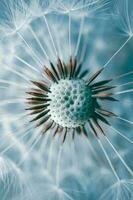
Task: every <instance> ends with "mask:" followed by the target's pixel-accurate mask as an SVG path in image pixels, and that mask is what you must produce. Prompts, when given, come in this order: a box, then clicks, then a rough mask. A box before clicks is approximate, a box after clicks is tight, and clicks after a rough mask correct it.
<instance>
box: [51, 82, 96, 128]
mask: <svg viewBox="0 0 133 200" xmlns="http://www.w3.org/2000/svg"><path fill="white" fill-rule="evenodd" d="M50 91H51V93H49V99H50V100H51V101H50V105H49V110H50V111H49V113H50V115H51V119H52V120H54V121H55V122H56V123H57V124H59V125H60V126H62V127H68V128H75V127H78V126H81V125H83V124H84V123H85V122H86V121H87V120H88V119H89V117H91V115H92V113H93V110H94V109H93V99H92V97H91V95H92V92H91V89H90V88H89V87H88V86H87V85H86V84H85V82H84V81H83V80H81V79H77V80H76V79H75V80H74V79H73V80H72V79H71V80H69V79H68V80H67V79H65V80H64V79H61V80H60V81H59V82H58V83H54V84H52V85H51V88H50Z"/></svg>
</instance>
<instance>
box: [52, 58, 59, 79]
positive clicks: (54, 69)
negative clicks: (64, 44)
mask: <svg viewBox="0 0 133 200" xmlns="http://www.w3.org/2000/svg"><path fill="white" fill-rule="evenodd" d="M50 65H51V68H52V70H53V72H54V74H55V76H56V79H57V80H60V77H59V74H58V72H57V71H56V68H55V66H54V65H53V63H52V62H50Z"/></svg>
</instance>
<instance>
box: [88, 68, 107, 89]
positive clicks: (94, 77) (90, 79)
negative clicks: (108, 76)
mask: <svg viewBox="0 0 133 200" xmlns="http://www.w3.org/2000/svg"><path fill="white" fill-rule="evenodd" d="M103 69H104V68H101V69H99V70H98V71H97V72H96V73H95V74H93V75H92V76H91V77H90V78H89V80H88V81H87V85H89V84H90V83H91V82H92V81H93V80H94V79H96V78H97V76H98V75H99V74H100V73H101V72H102V71H103Z"/></svg>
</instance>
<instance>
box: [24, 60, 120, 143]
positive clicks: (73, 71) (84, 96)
mask: <svg viewBox="0 0 133 200" xmlns="http://www.w3.org/2000/svg"><path fill="white" fill-rule="evenodd" d="M50 66H51V69H49V68H48V67H46V66H45V67H44V75H45V76H46V79H47V80H46V81H45V80H42V81H41V80H39V81H32V83H33V85H34V87H33V88H31V89H30V90H29V91H28V92H26V93H27V94H28V95H29V97H27V98H26V99H27V103H28V104H29V105H30V107H28V108H26V110H28V111H30V115H31V116H33V118H32V120H31V121H30V122H34V121H36V127H39V126H42V133H43V134H44V133H46V132H47V131H48V130H49V129H54V135H53V136H55V135H56V134H57V133H62V134H63V139H62V142H64V141H65V139H66V135H67V133H68V131H69V130H71V131H72V138H73V139H74V137H75V133H78V134H81V133H83V134H84V135H85V136H87V137H88V133H87V130H86V124H88V125H89V126H90V130H91V131H92V132H93V133H94V135H95V136H96V137H97V136H98V133H99V132H100V133H102V134H104V135H105V133H104V130H103V128H102V125H101V122H102V123H105V124H106V125H110V123H109V122H108V120H107V119H106V118H107V117H108V118H110V117H116V115H115V114H114V113H112V112H110V111H108V110H106V108H103V106H102V105H101V103H100V101H105V100H106V101H112V102H114V101H117V100H116V99H115V98H114V97H113V92H109V90H112V89H113V88H114V86H111V85H108V84H109V83H110V82H111V81H112V79H107V80H101V81H98V82H97V81H96V78H97V77H98V76H99V75H100V73H101V72H102V71H103V69H104V68H101V69H98V70H97V71H96V72H95V73H94V74H92V75H91V76H90V77H88V78H87V79H86V78H85V75H86V73H87V71H86V70H82V64H80V63H78V62H77V59H76V58H72V57H70V60H69V62H68V63H66V64H65V63H64V62H63V61H62V60H61V59H60V58H57V63H56V65H54V64H53V63H51V62H50Z"/></svg>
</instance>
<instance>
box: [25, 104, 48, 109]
mask: <svg viewBox="0 0 133 200" xmlns="http://www.w3.org/2000/svg"><path fill="white" fill-rule="evenodd" d="M48 106H49V104H43V105H37V106H32V107H29V108H26V109H25V110H40V109H44V108H46V107H48Z"/></svg>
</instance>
